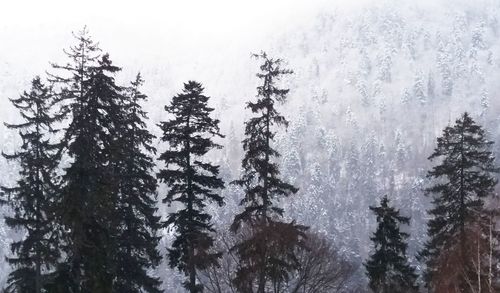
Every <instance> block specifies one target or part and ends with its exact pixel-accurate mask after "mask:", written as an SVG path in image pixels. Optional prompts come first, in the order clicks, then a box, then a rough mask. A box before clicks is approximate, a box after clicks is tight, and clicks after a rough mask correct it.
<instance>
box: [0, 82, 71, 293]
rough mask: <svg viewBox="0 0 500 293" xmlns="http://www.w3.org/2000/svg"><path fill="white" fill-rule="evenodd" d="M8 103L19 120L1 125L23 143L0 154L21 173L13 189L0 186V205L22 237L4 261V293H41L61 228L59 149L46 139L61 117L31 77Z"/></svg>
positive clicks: (55, 255) (49, 90) (49, 91)
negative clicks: (57, 223) (28, 84)
mask: <svg viewBox="0 0 500 293" xmlns="http://www.w3.org/2000/svg"><path fill="white" fill-rule="evenodd" d="M11 102H12V104H13V105H14V107H16V108H17V109H18V110H19V112H20V114H21V116H22V118H23V122H21V123H20V124H5V125H6V126H7V127H8V128H10V129H15V130H18V131H19V135H20V136H21V138H22V145H21V147H20V149H19V150H18V151H16V152H15V153H14V154H5V153H3V156H4V157H5V158H6V159H8V160H13V161H15V162H17V163H18V164H19V166H20V171H19V179H18V180H17V182H16V185H15V186H14V187H5V186H3V187H2V192H3V195H4V197H3V199H2V203H4V204H8V205H9V206H10V208H11V209H12V211H13V214H12V215H9V216H6V217H5V223H6V224H7V226H8V227H10V228H12V229H21V230H22V231H23V232H25V233H26V234H25V235H24V237H22V239H21V240H18V241H14V242H13V243H12V244H11V250H12V252H13V253H14V256H13V257H9V258H7V261H8V262H9V263H10V264H11V265H12V266H13V271H12V272H11V273H10V274H9V278H8V286H7V288H6V291H7V292H36V293H40V292H42V288H43V287H44V286H45V284H47V282H49V281H50V279H51V277H52V272H53V270H54V265H55V264H56V262H57V261H58V259H59V257H60V252H59V250H58V247H59V240H60V239H59V238H60V233H59V232H60V230H59V227H58V226H55V225H53V223H54V220H55V206H56V205H57V202H58V201H59V200H60V198H59V193H58V188H59V186H58V178H57V175H56V167H57V165H58V162H59V156H58V149H59V145H58V144H57V143H53V142H52V141H51V136H53V134H54V133H55V132H56V131H57V130H56V129H54V124H55V123H56V122H59V121H60V120H61V119H62V117H63V115H61V114H55V113H54V111H53V102H54V96H53V92H52V88H51V87H49V86H46V85H44V84H43V82H42V81H41V79H40V77H36V78H34V79H33V81H32V82H31V89H30V91H29V92H24V93H23V94H22V95H21V97H19V98H18V99H11Z"/></svg>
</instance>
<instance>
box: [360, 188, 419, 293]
mask: <svg viewBox="0 0 500 293" xmlns="http://www.w3.org/2000/svg"><path fill="white" fill-rule="evenodd" d="M370 210H372V211H373V213H374V214H375V215H376V216H377V223H378V226H377V230H376V231H375V233H374V234H373V236H372V237H371V238H370V239H371V240H372V241H373V244H374V251H373V253H372V254H371V255H370V257H369V259H368V261H367V262H366V263H365V268H366V274H367V276H368V278H369V281H370V282H369V285H370V289H372V290H373V292H375V293H406V292H417V291H418V286H417V284H416V280H417V275H416V274H415V269H414V268H413V267H411V266H410V265H409V262H408V257H407V255H406V250H407V247H408V244H407V243H406V239H407V238H408V237H409V235H408V234H407V233H405V232H402V231H401V229H400V226H401V224H409V222H410V218H408V217H403V216H401V215H400V214H399V210H397V209H395V208H394V207H392V206H390V205H389V200H388V199H387V196H384V197H383V198H382V200H381V201H380V206H376V207H373V206H371V207H370Z"/></svg>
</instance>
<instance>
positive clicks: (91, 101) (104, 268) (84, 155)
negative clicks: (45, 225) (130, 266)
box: [54, 55, 122, 292]
mask: <svg viewBox="0 0 500 293" xmlns="http://www.w3.org/2000/svg"><path fill="white" fill-rule="evenodd" d="M88 70H89V72H90V74H89V78H88V79H87V80H84V81H83V84H82V88H84V89H86V90H85V92H84V93H83V96H81V97H80V96H75V99H74V100H73V101H72V103H71V104H70V107H71V111H72V120H71V122H70V123H69V126H68V128H67V129H66V133H65V139H66V142H67V148H68V150H67V154H68V156H69V157H71V158H72V159H73V161H72V162H71V164H70V165H69V166H68V167H66V168H65V169H64V171H65V174H64V175H63V184H64V186H63V194H62V197H63V199H62V205H61V207H60V218H61V222H62V224H63V225H64V227H65V231H66V233H65V243H64V247H63V248H64V249H63V251H64V254H65V255H66V259H65V261H64V262H62V263H61V264H60V268H59V276H58V281H57V282H56V284H55V286H56V287H57V290H60V291H63V292H112V288H113V281H114V278H115V277H116V270H117V264H116V262H115V260H114V253H115V252H116V251H117V249H118V248H119V244H118V239H117V234H118V232H117V230H118V229H119V228H121V227H120V224H122V223H121V222H120V219H119V218H118V217H117V216H116V213H117V203H118V200H119V185H120V182H119V180H120V178H119V175H121V174H120V173H119V172H117V169H116V164H115V161H113V159H114V157H115V156H116V155H115V152H116V151H117V150H116V149H115V148H113V147H114V146H115V139H116V138H117V137H119V135H120V133H119V127H120V125H121V123H122V119H121V116H120V115H122V112H121V105H120V104H121V100H122V97H121V91H122V88H121V87H118V86H117V85H116V84H115V82H114V77H113V75H114V74H115V73H116V72H117V71H119V68H118V67H116V66H114V65H112V63H111V61H110V60H109V57H108V55H104V56H102V58H101V59H100V60H99V61H98V65H97V66H92V67H89V68H88ZM54 290H56V289H54Z"/></svg>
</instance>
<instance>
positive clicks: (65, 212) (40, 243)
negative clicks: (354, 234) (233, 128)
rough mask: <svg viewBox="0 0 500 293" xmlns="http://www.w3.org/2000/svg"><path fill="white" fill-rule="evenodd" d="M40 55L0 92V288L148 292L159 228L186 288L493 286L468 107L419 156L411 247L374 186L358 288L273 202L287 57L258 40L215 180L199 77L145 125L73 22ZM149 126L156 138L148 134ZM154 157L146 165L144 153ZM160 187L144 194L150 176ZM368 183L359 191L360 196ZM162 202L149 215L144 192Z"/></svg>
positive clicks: (330, 250)
mask: <svg viewBox="0 0 500 293" xmlns="http://www.w3.org/2000/svg"><path fill="white" fill-rule="evenodd" d="M75 38H76V40H77V43H76V45H75V46H72V47H70V49H69V50H67V51H65V53H66V55H67V57H68V61H67V63H65V64H52V69H51V72H50V73H49V74H48V77H47V81H43V80H42V79H41V78H40V77H35V78H34V79H33V81H32V83H31V88H30V89H29V90H28V91H26V92H24V93H23V94H22V95H21V96H20V97H19V98H17V99H11V102H12V104H13V105H14V107H15V108H17V109H18V110H19V113H20V115H21V118H22V122H20V123H19V124H6V126H7V127H8V128H10V129H13V130H17V131H18V132H19V135H20V137H21V139H22V144H21V146H20V147H19V149H17V150H15V151H14V152H13V153H3V156H4V157H5V158H6V159H8V160H13V161H15V162H16V163H17V164H18V165H19V167H20V171H19V178H18V180H17V181H16V182H13V183H12V184H11V185H10V186H3V187H2V197H1V202H2V203H3V204H5V205H8V206H9V207H10V211H11V213H9V215H7V216H6V217H5V222H6V224H7V226H9V227H10V228H12V229H18V230H21V231H23V236H22V237H21V239H20V240H17V241H14V242H13V243H12V244H11V250H12V256H11V257H9V258H7V261H8V262H9V263H10V264H11V266H12V271H11V273H10V274H9V277H8V283H7V285H6V287H5V289H4V290H5V292H23V293H24V292H35V293H41V292H75V293H76V292H78V293H87V292H88V293H101V292H102V293H107V292H120V293H121V292H162V290H161V281H160V278H159V277H158V276H157V274H153V273H152V271H153V269H155V268H156V267H157V266H158V265H159V263H160V262H161V261H162V259H163V257H164V256H163V255H161V254H160V252H159V245H160V240H161V237H160V236H159V235H160V233H159V232H160V230H162V229H171V231H172V232H173V236H174V239H173V242H172V244H171V247H167V248H166V250H167V255H166V256H165V259H166V260H167V262H168V264H169V265H170V266H171V267H172V268H176V269H178V270H179V271H180V272H182V273H183V274H184V275H185V281H184V282H183V286H184V288H185V290H186V291H188V292H191V293H195V292H219V293H222V292H243V293H253V292H255V293H265V292H274V293H278V292H294V293H299V292H310V293H312V292H365V291H367V290H371V291H372V292H377V293H379V292H380V293H389V292H391V293H394V292H396V293H398V292H401V293H403V292H420V291H424V292H436V293H441V292H443V293H447V292H450V293H451V292H457V293H458V292H477V293H483V292H487V293H493V292H498V290H500V288H499V285H500V284H499V281H500V277H499V271H500V267H499V264H500V262H499V257H500V251H499V246H500V244H499V234H498V229H497V226H496V223H497V221H498V216H499V215H498V202H497V201H496V200H497V198H496V197H495V194H494V187H495V185H496V184H497V179H496V178H495V177H494V173H498V172H499V169H498V168H497V167H496V166H495V162H494V157H493V155H492V152H491V145H492V144H493V142H491V141H489V140H488V139H487V138H486V134H485V131H484V130H483V129H482V128H481V126H479V125H477V124H476V123H475V122H474V121H473V119H472V118H471V117H470V116H469V114H467V113H464V114H463V115H462V116H461V117H460V118H459V119H458V120H457V121H456V123H455V125H454V126H448V127H446V128H445V129H444V131H443V134H442V136H441V137H439V138H438V139H437V147H436V149H435V150H434V153H433V154H432V155H431V156H430V157H429V159H430V160H432V161H437V164H436V166H434V167H433V169H432V170H430V171H429V172H428V177H429V178H430V179H432V182H433V185H432V186H430V187H429V188H427V189H426V195H427V196H429V197H431V198H432V205H433V208H432V209H431V210H430V211H429V216H430V219H429V221H428V236H429V239H428V241H427V242H426V244H425V247H424V248H423V250H422V251H421V252H420V253H419V254H418V256H417V258H418V260H419V261H420V262H421V263H422V265H423V271H424V272H425V274H424V275H423V276H422V278H419V276H418V274H417V270H416V269H415V268H414V267H413V266H412V265H411V262H410V259H409V256H408V254H407V246H408V245H407V242H406V241H407V238H408V237H409V234H408V233H407V232H405V230H404V227H402V226H403V225H408V224H410V218H409V217H405V216H403V215H401V214H400V211H399V210H398V209H397V208H395V207H393V206H392V205H391V203H390V200H389V198H388V197H387V196H384V197H383V198H382V199H381V202H380V205H378V206H372V207H370V210H371V211H372V212H373V213H374V214H375V216H376V219H377V223H378V226H377V229H376V231H375V232H374V234H373V236H372V238H371V240H372V241H373V250H372V253H371V254H370V256H369V258H368V259H367V260H366V262H365V263H364V266H365V269H366V276H367V278H368V281H369V282H368V283H369V288H363V286H361V285H357V286H355V285H354V283H353V282H352V280H351V278H352V276H353V274H354V272H355V271H356V269H357V267H356V266H355V265H354V264H353V263H351V262H350V261H349V260H348V259H347V258H346V257H345V256H343V255H342V254H341V253H340V252H339V251H338V249H337V248H336V247H335V245H334V244H333V243H332V242H331V241H330V240H329V239H328V238H326V237H325V236H323V235H321V234H319V233H317V232H314V231H311V230H310V229H309V228H308V227H307V226H304V225H301V224H300V223H297V222H296V221H295V220H293V219H288V218H286V217H285V213H284V212H285V211H284V210H283V208H282V207H281V205H280V200H282V199H284V198H286V197H289V196H293V195H294V194H295V193H297V191H298V189H297V188H296V187H295V186H293V185H292V184H290V183H288V182H286V181H285V180H283V179H282V177H281V175H280V173H281V172H280V166H279V165H278V163H277V158H279V157H280V153H279V152H278V151H277V150H276V149H275V148H274V147H273V142H274V141H275V136H276V134H277V131H278V130H279V128H280V127H285V128H286V127H287V126H288V121H287V119H286V118H285V117H284V115H282V114H281V113H280V112H279V109H278V106H279V105H280V104H282V103H285V102H286V100H287V95H288V92H289V89H286V88H282V87H280V81H281V80H282V78H283V77H284V76H286V75H289V74H292V73H293V72H292V70H289V69H287V68H286V67H285V65H284V62H283V61H282V60H281V59H275V58H272V57H269V56H268V55H267V54H266V53H265V52H261V53H259V54H256V55H254V57H255V58H257V59H258V60H259V61H261V62H262V63H261V65H260V70H259V72H258V73H257V78H258V79H259V81H260V84H259V85H258V87H257V95H256V98H255V99H253V100H251V101H248V102H247V104H246V109H247V110H249V112H250V114H251V116H250V118H249V119H248V120H247V121H246V122H245V133H244V135H245V137H244V139H243V141H242V147H243V151H244V157H243V160H242V162H241V174H240V176H239V178H237V179H235V180H234V181H232V182H224V181H223V180H222V178H221V176H220V174H219V168H220V166H218V165H216V164H214V163H213V162H211V161H210V160H209V159H208V158H207V154H208V153H209V152H210V151H212V150H216V149H220V148H222V146H221V145H220V144H219V143H218V142H217V140H218V139H221V138H224V135H223V134H222V133H221V132H220V129H219V123H220V121H219V120H218V119H216V118H214V117H213V116H214V115H213V111H214V109H213V108H211V107H210V106H209V104H210V103H209V101H210V97H209V96H207V95H206V94H205V93H204V88H203V85H202V84H201V83H199V82H197V81H187V82H186V83H185V84H184V88H183V89H182V91H181V92H180V93H179V94H177V95H175V96H174V97H172V99H171V101H170V102H169V104H168V105H165V107H164V110H165V117H166V120H164V121H162V122H160V123H159V124H158V127H159V128H160V130H161V133H162V134H161V136H160V137H159V138H157V137H155V136H154V135H153V134H152V133H151V132H150V131H149V130H148V129H147V126H146V122H147V119H148V117H147V113H146V112H145V111H144V110H143V109H142V104H143V103H144V102H145V101H146V100H147V98H148V97H147V96H146V95H145V94H144V93H142V92H141V86H142V84H143V82H144V81H143V79H142V76H141V75H140V74H137V76H136V78H135V79H134V80H133V81H132V82H131V83H130V84H129V85H126V86H123V85H118V84H117V83H116V81H115V76H116V74H117V73H118V72H119V71H120V70H121V69H120V68H119V67H117V66H116V65H114V64H113V63H112V61H111V59H110V57H109V55H108V54H106V53H102V52H101V49H100V48H99V46H98V44H97V43H95V42H94V41H93V40H92V39H91V37H90V36H89V34H88V31H87V30H86V28H84V29H83V30H82V31H81V32H79V33H77V34H75ZM156 141H160V142H161V146H162V150H163V151H162V152H161V153H158V152H157V150H156V149H155V147H153V144H154V142H156ZM157 161H158V162H159V164H157ZM160 183H162V184H165V186H166V187H167V189H166V191H165V192H164V193H160V194H158V188H157V187H158V185H159V184H160ZM228 185H234V186H238V187H239V188H241V190H242V191H243V197H242V198H241V201H240V209H239V210H237V211H234V220H233V222H232V224H231V225H230V227H228V229H227V230H223V231H216V229H215V227H214V223H213V219H212V215H211V213H210V211H209V210H208V207H209V205H215V206H217V207H219V208H221V209H222V208H224V198H223V196H222V195H221V194H222V193H221V191H222V190H223V189H224V188H226V186H228ZM374 196H375V195H374ZM159 199H161V201H162V202H163V203H165V204H167V205H169V206H172V210H173V212H171V213H170V214H169V215H168V216H167V217H166V218H165V219H162V218H161V217H159V216H158V215H157V214H158V213H157V207H158V200H159Z"/></svg>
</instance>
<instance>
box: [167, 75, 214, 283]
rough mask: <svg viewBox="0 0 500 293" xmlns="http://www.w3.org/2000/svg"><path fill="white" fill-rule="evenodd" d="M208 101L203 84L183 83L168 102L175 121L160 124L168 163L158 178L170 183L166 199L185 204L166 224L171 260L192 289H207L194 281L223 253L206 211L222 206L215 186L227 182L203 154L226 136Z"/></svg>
mask: <svg viewBox="0 0 500 293" xmlns="http://www.w3.org/2000/svg"><path fill="white" fill-rule="evenodd" d="M208 100H209V97H208V96H205V95H204V94H203V87H202V85H201V84H200V83H198V82H195V81H189V82H187V83H185V84H184V89H183V92H182V93H180V94H178V95H176V96H174V97H173V99H172V102H171V103H170V105H168V106H165V111H166V112H167V113H168V114H170V116H171V119H170V120H168V121H164V122H161V123H160V125H159V126H160V128H161V129H162V131H163V136H162V138H161V139H162V141H163V142H166V143H167V144H168V145H169V148H168V149H167V150H166V151H165V152H163V153H162V154H161V155H160V158H159V159H160V160H161V161H163V162H165V165H166V167H165V168H164V169H162V170H160V172H159V173H158V178H159V179H160V180H161V181H162V182H165V183H167V185H168V186H169V190H168V192H167V194H166V196H165V197H164V198H163V202H166V203H168V204H172V203H178V204H181V205H182V207H181V208H180V209H179V210H177V211H175V212H173V213H171V214H170V215H169V216H168V219H167V220H166V221H165V223H164V225H165V227H170V226H172V227H174V228H175V231H176V237H175V240H174V242H173V244H172V248H170V249H168V258H169V264H170V266H171V267H176V268H178V269H179V270H180V271H182V272H184V273H185V274H186V276H187V280H186V281H185V282H184V287H185V288H186V289H187V290H188V291H189V292H201V291H202V290H203V288H202V287H201V285H199V284H197V283H196V274H197V273H196V271H197V270H203V269H205V268H207V267H208V266H210V265H214V264H216V263H217V260H218V258H219V257H220V254H219V253H214V252H212V250H211V248H212V246H213V242H214V239H213V236H212V235H211V234H212V233H213V232H214V229H213V225H212V223H211V218H212V217H211V216H210V214H208V212H207V211H206V210H205V209H206V206H207V205H208V204H209V203H210V202H215V203H216V204H218V205H219V206H222V205H223V198H222V197H221V196H220V195H219V194H218V193H217V190H218V189H221V188H223V187H224V183H223V181H222V180H221V179H220V178H219V166H216V165H213V164H212V163H210V162H208V160H207V159H206V158H205V155H206V154H207V152H209V151H210V150H212V149H218V148H221V146H220V145H218V144H217V143H215V142H214V141H213V138H214V137H223V136H222V135H221V134H220V131H219V120H217V119H213V118H212V117H210V114H211V113H212V111H213V108H210V107H209V106H208Z"/></svg>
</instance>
